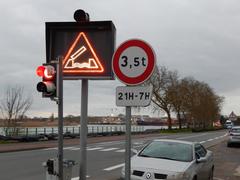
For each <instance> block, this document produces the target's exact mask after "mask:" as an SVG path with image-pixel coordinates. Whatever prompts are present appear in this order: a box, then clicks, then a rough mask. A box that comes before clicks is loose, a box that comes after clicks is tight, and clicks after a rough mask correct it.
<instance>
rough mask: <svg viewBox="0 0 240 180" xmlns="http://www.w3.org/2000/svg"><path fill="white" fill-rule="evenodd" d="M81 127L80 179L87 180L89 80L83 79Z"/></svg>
mask: <svg viewBox="0 0 240 180" xmlns="http://www.w3.org/2000/svg"><path fill="white" fill-rule="evenodd" d="M80 118H81V121H80V124H81V129H80V169H79V177H80V180H86V176H87V133H88V127H87V122H88V80H87V79H83V80H82V94H81V117H80Z"/></svg>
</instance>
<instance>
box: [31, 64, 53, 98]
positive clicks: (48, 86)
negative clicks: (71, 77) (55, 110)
mask: <svg viewBox="0 0 240 180" xmlns="http://www.w3.org/2000/svg"><path fill="white" fill-rule="evenodd" d="M36 73H37V75H38V76H40V77H42V81H41V82H39V83H38V84H37V91H38V92H42V97H48V98H51V99H52V98H55V97H57V64H56V63H46V64H43V65H42V66H39V67H38V68H37V70H36Z"/></svg>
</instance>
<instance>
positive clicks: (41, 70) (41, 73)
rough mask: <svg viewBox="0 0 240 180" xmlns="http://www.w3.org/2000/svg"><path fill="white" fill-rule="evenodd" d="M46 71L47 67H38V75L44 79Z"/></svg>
mask: <svg viewBox="0 0 240 180" xmlns="http://www.w3.org/2000/svg"><path fill="white" fill-rule="evenodd" d="M45 69H46V68H45V66H38V68H37V70H36V74H37V75H38V76H40V77H43V76H44V71H45Z"/></svg>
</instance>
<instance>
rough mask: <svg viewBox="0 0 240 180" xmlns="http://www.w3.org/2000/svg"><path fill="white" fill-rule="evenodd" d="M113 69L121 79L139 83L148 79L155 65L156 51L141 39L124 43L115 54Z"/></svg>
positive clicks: (129, 82) (130, 82)
mask: <svg viewBox="0 0 240 180" xmlns="http://www.w3.org/2000/svg"><path fill="white" fill-rule="evenodd" d="M112 63H113V71H114V73H115V75H116V76H117V77H118V79H119V80H120V81H122V82H123V83H124V84H127V85H137V84H141V83H143V82H144V81H145V80H147V79H148V78H149V77H150V76H151V74H152V72H153V70H154V67H155V53H154V51H153V49H152V48H151V46H150V45H149V44H147V43H146V42H144V41H142V40H139V39H132V40H128V41H125V42H124V43H122V44H121V45H120V46H119V47H118V49H117V50H116V52H115V53H114V56H113V62H112Z"/></svg>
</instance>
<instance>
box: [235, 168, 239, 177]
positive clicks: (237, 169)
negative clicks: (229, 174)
mask: <svg viewBox="0 0 240 180" xmlns="http://www.w3.org/2000/svg"><path fill="white" fill-rule="evenodd" d="M235 172H236V173H234V176H238V177H240V166H238V167H237V168H236V169H235Z"/></svg>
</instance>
